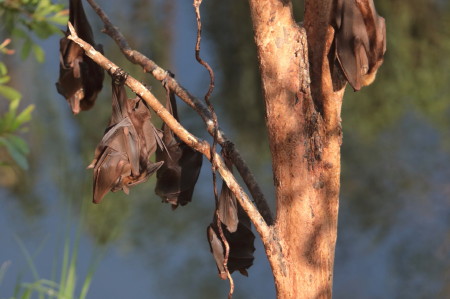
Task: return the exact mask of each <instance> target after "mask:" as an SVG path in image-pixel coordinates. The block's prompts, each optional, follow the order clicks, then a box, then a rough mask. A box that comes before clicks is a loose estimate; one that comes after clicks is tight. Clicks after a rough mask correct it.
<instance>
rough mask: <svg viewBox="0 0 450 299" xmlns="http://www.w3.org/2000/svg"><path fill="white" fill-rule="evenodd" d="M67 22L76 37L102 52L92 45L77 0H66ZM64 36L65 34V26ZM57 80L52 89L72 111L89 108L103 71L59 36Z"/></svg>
mask: <svg viewBox="0 0 450 299" xmlns="http://www.w3.org/2000/svg"><path fill="white" fill-rule="evenodd" d="M69 21H70V22H71V23H72V25H73V26H74V28H75V30H76V32H77V34H78V36H79V37H80V38H81V39H83V40H84V41H86V42H88V43H89V44H91V45H92V46H94V48H96V50H97V51H99V52H101V53H103V49H102V46H101V45H96V44H95V42H94V35H93V33H92V29H91V26H90V25H89V22H88V20H87V18H86V15H85V13H84V9H83V4H82V3H81V0H70V4H69ZM65 35H66V36H67V35H69V29H67V30H66V32H65ZM59 46H60V48H59V52H60V64H59V79H58V82H57V83H56V89H57V90H58V92H59V93H60V94H61V95H63V96H64V97H65V98H66V100H67V101H68V103H69V105H70V107H71V109H72V112H73V113H74V114H78V113H79V112H80V110H88V109H90V108H91V107H92V106H93V105H94V102H95V99H96V98H97V94H98V93H99V92H100V90H101V89H102V86H103V79H104V76H105V74H104V71H103V69H102V68H101V67H100V66H98V65H97V64H96V63H95V62H94V61H92V60H91V59H90V58H89V57H87V56H86V55H85V54H84V51H83V49H81V48H80V46H78V45H77V44H76V43H74V42H73V41H71V40H69V39H67V37H63V38H62V39H61V40H60V45H59Z"/></svg>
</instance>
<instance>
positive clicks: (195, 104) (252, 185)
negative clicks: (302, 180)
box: [87, 0, 274, 225]
mask: <svg viewBox="0 0 450 299" xmlns="http://www.w3.org/2000/svg"><path fill="white" fill-rule="evenodd" d="M87 1H88V2H89V4H90V5H91V7H92V8H93V9H94V11H95V12H96V13H97V15H98V16H99V17H100V19H101V20H102V21H103V24H104V25H105V28H104V30H103V31H104V32H105V33H106V34H107V35H109V36H110V37H111V38H112V39H113V40H114V41H115V42H116V44H117V45H118V46H119V48H120V50H121V51H122V53H123V54H124V55H125V57H126V58H127V59H128V60H129V61H130V62H132V63H134V64H138V65H140V66H141V67H142V68H143V69H144V71H145V72H147V73H150V74H151V75H152V76H153V77H154V78H155V79H156V80H159V81H163V80H166V82H167V86H168V87H169V88H170V90H172V91H173V92H174V93H175V94H176V95H177V96H178V97H179V98H180V99H182V100H183V101H184V102H185V103H186V104H188V105H189V106H190V107H191V108H193V109H194V110H195V111H196V112H197V113H198V114H199V115H200V117H201V118H202V119H203V121H204V122H205V124H206V129H207V130H208V132H209V133H210V134H211V136H214V133H215V130H214V123H213V120H212V116H211V114H210V112H209V110H208V109H207V107H206V106H205V105H204V104H203V103H202V102H200V101H199V100H197V99H196V98H195V97H194V96H192V95H191V94H190V93H189V92H188V91H187V90H186V89H185V88H184V87H183V86H181V85H180V84H179V83H178V82H177V81H176V80H175V79H174V78H172V77H170V76H167V71H166V70H164V69H162V68H161V67H159V66H158V65H157V64H156V63H155V62H154V61H153V60H151V59H149V58H148V57H146V56H145V55H143V54H142V53H140V52H139V51H136V50H133V49H131V47H130V46H129V44H128V42H127V41H126V39H125V37H124V36H123V35H122V33H121V32H120V31H119V30H118V29H117V28H116V27H115V26H114V25H113V24H112V23H111V21H110V20H109V18H108V16H107V15H106V14H105V12H104V11H103V10H102V9H101V8H100V6H98V4H97V3H96V2H95V1H94V0H87ZM215 139H216V140H217V142H218V143H219V144H220V145H221V146H222V147H223V148H225V147H226V148H227V150H228V151H229V152H230V158H231V160H232V162H233V164H234V165H235V166H236V169H237V171H238V172H239V174H240V176H241V177H242V179H243V180H244V183H245V185H246V186H247V188H248V190H249V192H250V194H251V195H252V197H253V199H254V201H255V205H256V206H257V207H258V210H259V211H260V213H261V214H262V216H263V218H264V220H265V222H266V223H267V224H268V225H272V224H273V223H274V221H273V216H272V213H271V211H270V208H269V205H268V204H267V200H266V199H265V196H264V194H263V192H262V190H261V188H260V187H259V185H258V183H257V182H256V179H255V177H254V175H253V173H252V172H251V170H250V168H249V167H248V166H247V163H245V161H244V159H243V158H242V156H241V155H240V153H239V152H238V150H237V149H236V148H235V146H234V143H232V142H231V141H230V140H228V138H227V137H226V135H225V134H224V132H223V131H222V130H220V128H218V130H217V138H215Z"/></svg>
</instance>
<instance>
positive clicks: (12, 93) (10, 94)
mask: <svg viewBox="0 0 450 299" xmlns="http://www.w3.org/2000/svg"><path fill="white" fill-rule="evenodd" d="M0 95H2V96H4V97H5V98H7V99H8V100H10V101H18V100H20V98H21V97H22V94H21V93H20V92H18V91H17V90H15V89H14V88H12V87H9V86H6V85H0Z"/></svg>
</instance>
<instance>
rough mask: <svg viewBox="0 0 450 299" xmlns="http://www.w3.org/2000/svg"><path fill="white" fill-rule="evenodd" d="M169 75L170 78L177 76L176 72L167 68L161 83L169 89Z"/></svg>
mask: <svg viewBox="0 0 450 299" xmlns="http://www.w3.org/2000/svg"><path fill="white" fill-rule="evenodd" d="M169 77H170V78H175V74H174V73H172V72H171V71H169V70H167V71H166V76H165V77H164V79H162V80H161V83H162V85H163V87H164V88H165V89H168V85H167V83H168V82H167V81H168V80H169Z"/></svg>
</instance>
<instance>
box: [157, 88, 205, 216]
mask: <svg viewBox="0 0 450 299" xmlns="http://www.w3.org/2000/svg"><path fill="white" fill-rule="evenodd" d="M166 92H167V99H166V109H167V110H168V111H169V112H171V113H172V115H173V116H174V118H175V119H176V120H179V118H178V112H177V104H176V101H175V95H174V94H173V92H171V91H170V90H169V88H168V87H167V86H166ZM162 131H163V142H164V145H165V149H159V148H158V149H157V150H156V161H164V164H163V165H162V166H161V168H159V169H158V172H157V173H156V187H155V193H156V194H157V195H159V196H160V197H161V198H162V200H163V202H168V203H170V204H171V205H172V209H176V208H177V207H178V205H182V206H184V205H186V204H187V203H189V202H190V201H191V200H192V193H193V192H194V187H195V184H196V183H197V180H198V176H199V174H200V169H201V167H202V160H203V157H202V154H201V153H199V152H197V151H195V150H193V149H192V148H190V147H189V146H188V145H187V144H185V143H184V142H183V141H181V140H180V139H179V138H178V137H177V136H176V135H175V134H174V133H173V131H172V130H171V129H170V128H169V127H168V126H167V125H166V124H163V126H162Z"/></svg>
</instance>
